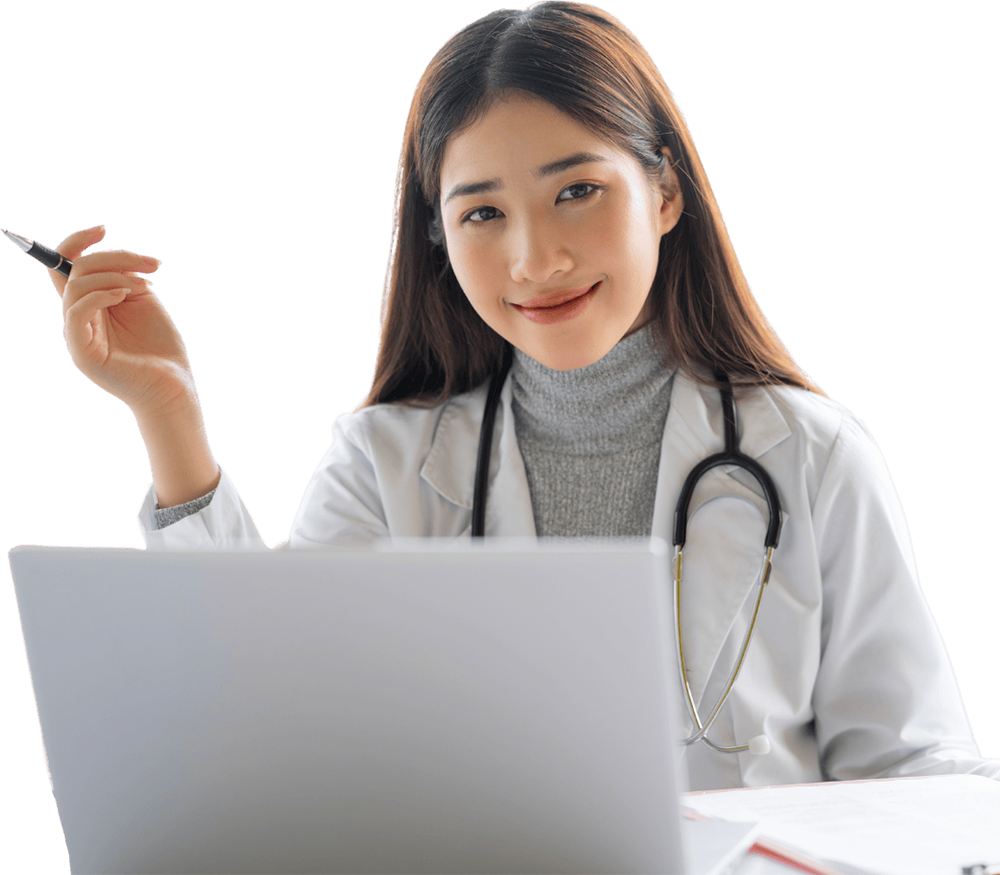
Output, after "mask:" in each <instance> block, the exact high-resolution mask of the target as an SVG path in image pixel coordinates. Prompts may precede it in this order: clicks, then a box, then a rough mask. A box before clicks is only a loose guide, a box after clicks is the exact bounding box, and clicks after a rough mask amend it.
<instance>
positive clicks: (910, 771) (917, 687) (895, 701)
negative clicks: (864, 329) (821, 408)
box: [813, 413, 1000, 780]
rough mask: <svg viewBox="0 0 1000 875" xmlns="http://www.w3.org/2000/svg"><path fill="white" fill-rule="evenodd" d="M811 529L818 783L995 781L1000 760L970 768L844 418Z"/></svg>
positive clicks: (915, 596)
mask: <svg viewBox="0 0 1000 875" xmlns="http://www.w3.org/2000/svg"><path fill="white" fill-rule="evenodd" d="M813 526H814V533H815V538H816V549H817V556H818V560H819V562H820V566H821V568H820V573H821V576H822V581H823V584H822V586H823V617H822V629H821V662H820V670H819V673H818V677H817V681H816V684H815V689H814V694H813V707H814V713H815V721H816V733H817V742H818V744H819V748H820V752H821V757H822V766H823V771H824V773H825V774H826V775H827V777H828V778H830V779H834V780H849V779H856V778H871V777H893V776H913V775H930V774H950V773H968V774H979V775H985V776H987V777H992V778H996V779H1000V760H983V759H981V758H980V756H979V752H978V749H977V747H976V744H975V742H974V740H973V737H972V733H971V730H970V727H969V724H968V720H967V718H966V715H965V710H964V707H963V705H962V700H961V697H960V695H959V691H958V685H957V683H956V680H955V676H954V673H953V671H952V668H951V663H950V661H949V659H948V654H947V652H946V651H945V648H944V644H943V641H942V639H941V636H940V633H939V632H938V629H937V626H936V625H935V623H934V620H933V618H932V617H931V614H930V611H929V609H928V607H927V604H926V602H925V600H924V597H923V594H922V593H921V591H920V588H919V584H918V582H917V573H916V566H915V562H914V556H913V551H912V547H911V544H910V538H909V533H908V530H907V527H906V521H905V520H904V518H903V512H902V508H901V506H900V503H899V499H898V498H897V496H896V492H895V489H894V487H893V485H892V481H891V479H890V477H889V473H888V471H887V469H886V466H885V463H884V461H883V459H882V456H881V454H880V452H879V450H878V448H877V447H876V446H875V443H874V441H873V440H872V439H871V437H870V436H869V435H868V434H867V432H866V431H865V429H864V428H863V427H862V426H861V424H860V423H859V422H858V421H857V420H855V419H854V418H853V417H851V415H850V414H848V413H845V414H844V419H843V422H842V425H841V429H840V432H839V434H838V436H837V439H836V441H835V443H834V446H833V449H832V453H831V456H830V459H829V463H828V465H827V468H826V471H825V473H824V475H823V477H822V481H821V483H820V485H819V488H818V491H817V494H816V498H815V502H814V505H813Z"/></svg>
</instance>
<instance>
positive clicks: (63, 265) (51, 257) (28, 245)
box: [4, 231, 73, 276]
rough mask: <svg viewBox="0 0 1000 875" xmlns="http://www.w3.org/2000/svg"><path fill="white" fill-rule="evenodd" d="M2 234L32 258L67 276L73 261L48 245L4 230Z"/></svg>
mask: <svg viewBox="0 0 1000 875" xmlns="http://www.w3.org/2000/svg"><path fill="white" fill-rule="evenodd" d="M4 234H6V235H7V236H8V237H10V239H11V240H13V241H14V242H15V243H16V244H17V245H18V246H20V247H21V248H22V249H23V250H24V251H25V252H27V253H28V255H30V256H31V257H32V258H37V259H38V260H39V261H40V262H41V263H42V264H44V265H45V266H46V267H48V268H51V269H52V270H54V271H56V272H57V273H61V274H62V275H63V276H69V271H70V268H71V267H73V262H72V261H69V260H67V259H65V258H63V257H62V256H61V255H60V254H59V253H58V252H56V251H55V250H54V249H49V247H48V246H42V244H41V243H36V242H35V241H34V240H27V239H26V238H24V237H21V236H20V235H18V234H11V233H10V231H4Z"/></svg>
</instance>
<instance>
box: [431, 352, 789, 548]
mask: <svg viewBox="0 0 1000 875" xmlns="http://www.w3.org/2000/svg"><path fill="white" fill-rule="evenodd" d="M486 391H487V387H486V386H482V387H480V388H479V389H476V390H475V391H473V392H468V393H465V394H463V395H459V396H456V397H454V398H452V399H451V400H449V401H448V402H446V404H445V407H444V409H443V410H442V414H441V419H440V421H439V423H438V427H437V430H436V431H435V434H434V440H433V443H432V446H431V450H430V453H429V454H428V456H427V460H426V461H425V463H424V465H423V467H422V469H421V472H420V474H421V476H422V477H423V478H424V480H425V481H426V482H427V483H428V484H429V485H430V486H431V487H433V488H434V489H435V490H436V491H437V492H438V493H440V494H441V495H442V496H443V497H444V498H446V499H448V500H449V501H450V502H452V503H454V504H456V505H458V506H459V507H464V508H468V509H470V510H471V508H472V495H473V488H474V486H473V483H474V480H475V474H476V456H477V449H478V446H479V431H480V427H481V424H482V416H483V409H484V407H485V403H486ZM511 404H512V381H511V379H510V377H509V376H508V378H507V381H506V382H505V384H504V387H503V391H502V392H501V393H500V405H499V409H498V410H497V421H496V427H495V429H494V437H493V452H492V454H491V460H490V478H489V496H490V499H489V501H487V504H486V533H487V535H491V536H505V537H512V536H515V537H516V536H520V537H534V536H535V524H534V514H533V511H532V509H531V493H530V491H529V489H528V479H527V475H526V473H525V470H524V462H523V460H522V458H521V452H520V450H519V448H518V445H517V436H516V434H515V430H514V416H513V411H512V406H511ZM737 420H738V423H739V436H740V449H741V450H742V451H743V452H744V453H746V454H747V455H748V456H750V457H751V458H754V459H756V458H758V457H759V456H761V455H763V454H764V453H766V452H767V451H768V450H770V449H771V448H772V447H774V446H776V445H777V444H779V443H780V442H781V441H783V440H785V438H787V437H788V436H789V435H790V434H791V429H790V428H789V426H788V423H787V421H786V420H785V418H784V417H783V416H782V414H781V412H780V410H779V407H778V404H777V403H776V401H775V398H774V397H773V395H772V393H771V391H770V390H768V389H758V390H752V391H751V392H749V393H747V395H746V397H742V396H740V395H737ZM722 435H723V429H722V401H721V399H720V397H719V393H718V391H717V390H716V389H714V388H712V387H711V386H705V385H703V384H700V383H697V382H695V381H694V380H692V379H691V378H689V377H687V376H686V375H685V374H684V373H683V372H681V371H678V372H677V373H676V374H675V375H674V385H673V388H672V390H671V394H670V411H669V413H668V414H667V421H666V425H665V430H664V436H663V442H662V448H661V458H660V469H659V477H658V482H657V494H656V504H655V509H654V513H653V533H654V534H655V535H657V536H659V537H662V538H664V539H665V540H667V541H668V543H669V542H670V540H671V536H672V528H673V514H674V507H675V506H676V503H677V496H678V495H679V494H680V490H681V486H682V485H683V483H684V478H685V477H686V476H687V472H688V471H690V470H691V468H693V467H694V466H695V465H696V464H697V463H698V462H700V461H701V460H702V459H704V458H705V457H706V456H709V455H711V454H712V453H716V452H719V451H720V450H721V449H722V447H723V437H722ZM712 473H713V474H714V475H715V478H714V480H715V482H716V483H718V484H720V486H721V485H722V484H725V488H730V486H729V484H731V483H732V482H733V477H732V476H730V475H729V474H728V469H725V468H723V469H716V471H715V472H712ZM710 476H711V475H710ZM736 477H737V478H739V481H740V482H737V484H736V485H735V486H733V487H732V488H731V489H730V491H735V492H736V493H737V494H741V495H745V496H746V497H748V498H750V499H751V500H754V501H755V503H756V504H758V506H761V507H765V506H766V505H764V503H763V498H762V496H760V494H759V490H758V489H757V488H756V484H755V483H754V482H753V481H752V480H748V479H746V478H744V477H743V476H742V472H737V473H736Z"/></svg>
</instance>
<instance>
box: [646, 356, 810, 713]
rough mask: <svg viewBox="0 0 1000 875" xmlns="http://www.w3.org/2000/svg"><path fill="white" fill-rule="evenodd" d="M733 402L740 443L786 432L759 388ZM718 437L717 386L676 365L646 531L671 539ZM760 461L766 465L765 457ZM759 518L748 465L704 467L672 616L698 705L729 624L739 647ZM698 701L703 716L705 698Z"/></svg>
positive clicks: (716, 680) (755, 444)
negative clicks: (695, 471)
mask: <svg viewBox="0 0 1000 875" xmlns="http://www.w3.org/2000/svg"><path fill="white" fill-rule="evenodd" d="M736 409H737V422H738V428H739V436H740V449H741V450H742V451H743V452H744V453H746V454H747V455H748V456H750V457H751V458H754V459H756V458H758V457H760V456H762V455H764V454H765V453H766V452H767V451H768V450H770V449H771V448H772V447H774V446H776V445H777V444H779V443H780V442H781V441H783V440H785V438H787V437H788V436H789V435H790V434H791V430H790V429H789V427H788V423H787V422H786V421H785V419H784V417H783V416H782V415H781V413H780V410H779V408H778V406H777V404H776V403H775V400H774V398H773V396H772V394H771V392H770V391H768V390H766V389H763V390H761V389H757V390H753V391H752V392H751V393H750V394H749V395H748V396H747V397H745V398H744V397H738V398H737V402H736ZM724 443H725V441H724V436H723V416H722V401H721V398H720V396H719V392H718V391H717V390H716V389H714V388H713V387H711V386H704V385H701V384H699V383H696V382H695V381H693V380H691V379H690V378H688V377H686V376H685V375H684V374H683V373H681V372H679V371H678V373H677V374H676V375H675V377H674V385H673V387H672V389H671V395H670V410H669V413H668V415H667V421H666V425H665V430H664V437H663V443H662V446H661V454H660V467H659V475H658V481H657V493H656V504H655V507H654V510H653V534H654V535H658V536H659V537H661V538H663V539H664V540H665V541H666V542H667V543H668V544H673V525H674V512H675V509H676V506H677V499H678V497H679V495H680V491H681V487H682V486H683V484H684V481H685V479H686V478H687V475H688V473H689V472H690V471H691V469H692V468H693V467H694V466H695V465H697V464H698V463H699V462H700V461H702V460H703V459H705V458H706V457H707V456H710V455H712V454H713V453H717V452H720V451H721V450H722V449H723V447H724ZM762 464H763V465H764V467H765V468H766V467H767V463H766V460H764V461H763V462H762ZM766 519H767V504H766V502H765V500H764V498H763V493H762V491H761V490H760V488H759V486H758V485H757V483H756V481H755V480H754V479H753V478H752V477H751V475H749V474H746V472H744V471H742V470H739V469H734V468H731V467H728V466H727V467H720V468H715V469H713V470H711V471H710V472H708V473H707V474H706V475H705V476H704V477H702V479H701V481H700V482H699V485H698V487H697V488H696V490H695V493H694V496H693V497H692V501H691V506H690V511H689V516H688V534H687V543H686V545H685V548H684V580H683V586H682V591H681V617H682V622H683V636H684V651H685V654H684V655H685V663H686V665H687V670H688V680H689V683H690V684H691V689H692V693H693V695H694V699H695V701H696V702H697V703H698V704H699V706H700V705H702V703H703V702H704V701H706V700H709V701H707V706H711V705H714V704H715V701H716V699H717V698H718V695H719V693H721V688H722V684H723V682H724V681H725V679H726V678H727V677H728V674H729V672H730V671H731V670H732V662H731V661H730V660H729V657H730V656H731V655H732V654H731V651H733V646H734V644H733V642H732V641H729V642H727V638H728V637H729V636H730V632H731V631H733V627H734V625H737V626H738V629H736V630H735V633H734V635H733V639H738V640H736V641H735V645H736V646H737V649H738V645H739V643H741V641H742V636H743V632H744V629H745V626H744V624H743V619H742V616H741V608H742V607H743V606H744V605H745V604H746V603H747V601H748V598H749V597H750V596H752V595H755V593H756V583H757V573H758V571H759V569H760V563H761V557H762V553H763V541H764V531H765V529H766ZM743 613H746V611H744V612H743ZM737 619H739V620H740V622H739V623H737ZM734 659H735V657H734ZM720 663H724V664H720ZM707 706H706V707H707ZM701 710H702V716H703V717H705V716H707V715H705V714H704V711H705V710H706V708H702V709H701Z"/></svg>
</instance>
